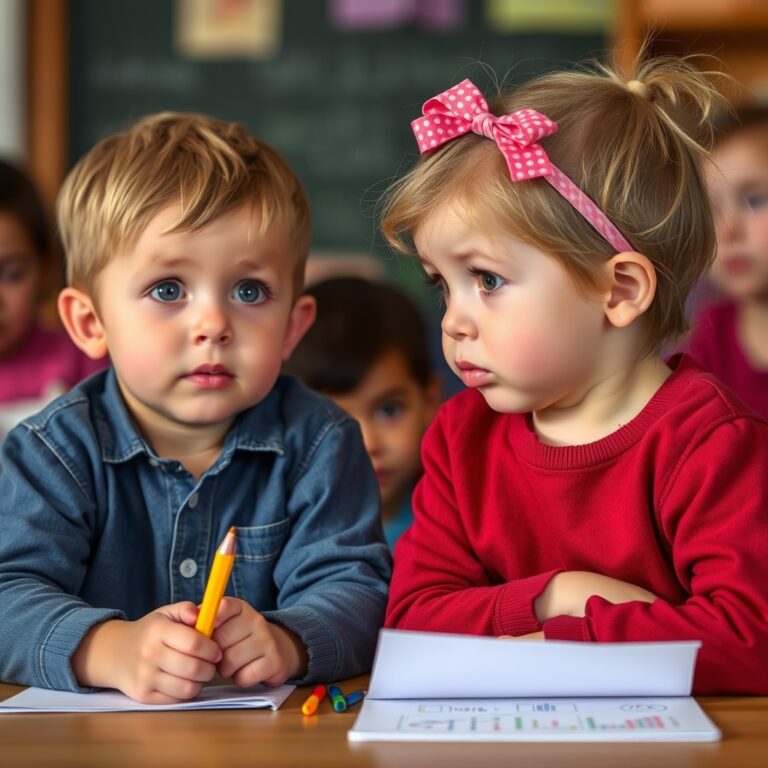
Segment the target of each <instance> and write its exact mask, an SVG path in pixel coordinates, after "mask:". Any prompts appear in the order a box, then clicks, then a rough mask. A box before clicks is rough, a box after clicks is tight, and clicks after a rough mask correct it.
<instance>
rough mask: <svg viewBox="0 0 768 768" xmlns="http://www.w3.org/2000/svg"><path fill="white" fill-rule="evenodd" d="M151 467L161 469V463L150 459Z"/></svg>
mask: <svg viewBox="0 0 768 768" xmlns="http://www.w3.org/2000/svg"><path fill="white" fill-rule="evenodd" d="M149 466H150V467H159V466H160V462H159V461H158V460H157V459H150V460H149Z"/></svg>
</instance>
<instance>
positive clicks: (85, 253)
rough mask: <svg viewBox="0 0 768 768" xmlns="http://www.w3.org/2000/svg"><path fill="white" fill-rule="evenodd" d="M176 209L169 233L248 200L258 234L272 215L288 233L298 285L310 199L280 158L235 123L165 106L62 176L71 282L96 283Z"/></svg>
mask: <svg viewBox="0 0 768 768" xmlns="http://www.w3.org/2000/svg"><path fill="white" fill-rule="evenodd" d="M175 203H179V204H180V206H181V213H180V216H179V220H178V221H177V223H176V224H175V226H174V227H173V231H185V230H189V231H196V230H199V229H201V228H203V227H205V226H206V224H208V223H210V222H211V221H212V220H213V219H215V218H216V217H218V216H220V215H222V214H223V213H226V212H228V211H231V210H233V209H234V208H236V207H238V206H240V205H243V204H251V205H252V206H253V208H254V211H255V212H256V213H258V214H259V229H260V234H263V233H264V232H265V231H266V230H267V229H268V228H269V227H270V226H271V225H272V224H273V223H274V222H275V221H279V222H280V223H281V224H283V225H284V226H285V227H286V229H287V231H288V232H289V233H290V236H291V238H292V242H293V244H294V249H293V251H292V253H291V254H288V255H287V257H289V258H292V259H294V262H295V263H294V272H293V274H294V283H295V293H296V294H297V295H298V293H299V292H300V290H301V286H302V285H303V276H304V266H305V263H306V259H307V254H308V251H309V238H310V216H309V206H308V204H307V200H306V197H305V195H304V192H303V190H302V187H301V184H300V182H299V180H298V178H297V177H296V175H295V174H294V172H293V171H292V170H291V169H290V167H289V166H288V164H287V163H286V161H285V160H284V159H283V158H282V157H281V156H280V155H279V154H278V153H277V152H276V151H275V150H274V149H272V148H271V147H270V146H269V145H267V144H265V143H264V142H262V141H260V140H259V139H256V138H255V137H253V136H251V135H250V134H249V133H248V132H247V131H246V130H245V128H244V127H243V126H242V125H240V124H238V123H228V122H224V121H222V120H216V119H214V118H210V117H206V116H204V115H197V114H181V113H174V112H163V113H159V114H155V115H150V116H148V117H145V118H143V119H142V120H140V121H138V122H137V123H136V124H135V125H134V126H133V127H131V128H130V129H129V130H127V131H125V132H123V133H117V134H114V135H112V136H109V137H107V138H106V139H104V140H103V141H101V142H100V143H99V144H97V145H96V146H95V147H94V148H93V149H91V150H90V152H88V153H87V154H86V155H85V156H84V157H83V158H82V159H81V160H80V161H79V162H78V163H77V165H76V166H75V167H74V168H73V169H72V171H71V172H70V173H69V175H68V176H67V178H66V180H65V181H64V184H63V186H62V189H61V192H60V194H59V200H58V206H57V207H58V211H57V213H58V222H59V230H60V232H61V238H62V241H63V244H64V249H65V251H66V256H67V279H68V282H69V284H70V285H73V286H75V287H78V288H81V289H84V290H88V291H89V292H90V291H92V289H93V286H94V281H95V279H96V276H97V275H98V274H99V272H100V271H101V270H102V269H103V268H104V266H105V265H106V264H107V263H108V261H109V260H110V259H111V258H112V257H113V256H114V255H115V254H116V253H117V252H118V251H119V249H121V248H124V247H127V246H130V244H131V243H132V242H134V241H135V239H136V238H137V237H138V236H139V235H140V234H141V231H142V230H143V229H144V228H145V227H146V226H147V224H148V223H149V221H150V219H151V218H152V217H153V216H155V214H157V213H158V212H159V211H160V210H162V209H163V208H165V207H166V206H168V205H171V204H175Z"/></svg>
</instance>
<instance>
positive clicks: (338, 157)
mask: <svg viewBox="0 0 768 768" xmlns="http://www.w3.org/2000/svg"><path fill="white" fill-rule="evenodd" d="M646 36H650V39H651V40H652V42H651V50H652V51H654V52H665V53H666V52H674V53H682V54H686V53H706V54H712V55H713V56H715V57H717V58H716V60H712V59H709V60H707V59H703V60H702V66H704V67H705V68H707V69H721V70H723V71H726V72H728V73H729V74H731V75H732V76H734V77H735V78H736V79H737V81H738V82H739V83H741V84H743V87H742V88H737V87H733V88H731V89H730V91H729V93H728V95H729V97H730V98H731V100H732V101H734V102H738V101H740V100H746V99H749V100H759V99H763V98H765V97H766V96H767V95H768V44H767V43H768V2H766V0H674V2H671V1H670V0H666V1H664V0H626V1H619V0H571V1H570V2H569V1H567V0H535V2H531V1H530V0H131V1H130V2H127V1H125V0H0V38H2V39H0V156H3V157H5V158H7V159H11V160H15V161H17V162H19V163H20V164H22V165H23V166H24V167H25V168H27V169H28V170H29V171H30V173H31V175H32V176H33V178H34V179H35V181H36V182H37V183H38V184H39V186H40V188H41V190H42V192H43V194H44V197H45V200H46V203H47V204H48V205H49V206H50V207H51V208H52V207H53V203H54V200H55V197H56V193H57V191H58V188H59V185H60V183H61V181H62V179H63V177H64V175H65V174H66V172H67V170H68V169H69V168H70V167H71V165H72V164H73V163H74V162H75V161H76V160H77V159H78V158H79V157H80V156H81V155H82V154H83V153H84V152H85V151H86V150H87V149H88V148H89V147H91V146H92V145H93V144H94V143H95V142H96V141H98V140H99V139H101V138H102V137H103V136H104V135H106V134H107V133H110V132H112V131H114V130H117V129H120V128H123V127H125V126H126V125H127V124H128V123H129V122H130V121H132V120H133V119H135V118H137V117H139V116H141V115H144V114H146V113H149V112H155V111H159V110H182V111H197V112H205V113H209V114H212V115H215V116H216V117H220V118H224V119H227V120H238V121H241V122H243V123H245V124H246V125H247V126H248V127H249V128H250V129H251V130H252V131H253V132H254V133H255V134H256V135H258V136H259V137H261V138H263V139H265V140H266V141H267V142H269V143H270V144H272V145H273V146H275V147H276V148H277V149H278V150H279V151H281V152H282V153H283V154H284V155H285V156H286V158H287V159H288V161H289V163H290V164H291V165H292V166H293V167H294V169H295V170H296V171H297V172H298V174H299V176H300V177H301V178H302V179H303V181H304V183H305V186H306V189H307V192H308V195H309V198H310V202H311V205H312V211H313V218H314V236H313V245H312V257H311V260H310V261H311V264H310V270H311V274H312V275H313V276H322V275H324V274H326V273H328V272H334V271H351V272H362V273H364V274H380V275H383V276H385V277H388V278H393V279H395V280H397V281H399V282H401V283H402V284H403V285H404V286H405V287H406V288H407V290H409V291H410V292H411V293H413V294H414V296H416V297H417V298H418V300H419V302H420V303H422V304H425V303H426V302H429V301H432V302H433V303H434V299H431V298H426V296H425V295H424V289H423V288H422V287H421V285H420V282H419V279H418V277H417V275H416V270H415V269H414V268H412V267H410V266H409V265H408V263H407V262H406V261H403V260H399V259H396V258H394V257H393V256H391V255H390V254H388V253H387V252H386V250H385V249H384V248H383V246H382V245H381V242H380V240H379V238H378V237H377V234H376V221H375V216H374V213H375V212H374V206H375V203H376V200H377V198H378V197H379V195H380V193H381V191H382V190H383V188H384V187H385V186H386V185H387V184H388V182H389V181H391V180H392V178H393V177H395V176H396V175H398V173H399V172H400V171H402V170H403V169H404V168H405V167H407V165H408V164H409V163H410V162H412V160H413V159H414V158H415V157H416V151H415V144H414V142H413V140H412V136H411V133H410V129H409V123H410V120H411V119H413V118H414V117H415V116H417V115H418V114H419V112H420V108H421V104H422V103H423V102H424V101H425V100H426V99H427V98H428V97H430V96H432V95H433V94H435V93H437V92H439V91H441V90H444V89H445V88H447V87H449V86H451V85H453V84H454V83H455V82H457V81H458V80H460V79H462V78H465V77H469V78H471V79H472V80H473V81H475V83H476V84H477V85H478V86H479V87H480V88H481V89H482V90H484V91H485V92H486V94H492V93H493V92H494V91H495V90H496V89H497V87H498V86H499V84H501V83H504V84H506V85H514V84H515V83H519V82H522V81H524V80H526V79H528V78H530V77H531V76H533V75H536V74H539V73H542V72H545V71H548V70H551V69H556V68H557V69H559V68H563V67H564V66H565V67H568V66H572V65H574V64H575V63H577V62H579V61H583V60H584V59H585V58H589V57H598V58H605V57H606V56H608V55H609V54H612V53H615V54H616V55H617V56H618V57H619V58H620V59H624V60H627V59H629V58H631V57H632V56H633V55H634V54H635V53H636V51H637V50H638V48H639V45H640V42H641V40H642V39H643V38H645V37H646ZM427 311H429V308H427ZM435 311H437V310H436V309H435Z"/></svg>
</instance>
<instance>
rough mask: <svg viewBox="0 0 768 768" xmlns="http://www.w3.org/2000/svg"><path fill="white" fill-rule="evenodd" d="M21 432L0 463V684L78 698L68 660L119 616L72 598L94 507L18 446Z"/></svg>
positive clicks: (48, 464)
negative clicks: (92, 630) (85, 639)
mask: <svg viewBox="0 0 768 768" xmlns="http://www.w3.org/2000/svg"><path fill="white" fill-rule="evenodd" d="M23 429H24V428H23V427H22V428H19V431H18V432H13V433H11V434H10V435H9V437H8V438H7V439H6V441H5V443H4V446H3V450H2V458H1V460H2V471H0V504H1V505H2V513H1V517H2V528H3V535H2V536H0V679H2V680H4V681H7V682H14V683H19V684H24V685H36V686H40V687H46V688H59V689H62V690H83V689H82V688H81V687H80V686H79V685H78V683H77V681H76V679H75V677H74V674H73V672H72V668H71V664H70V657H71V656H72V654H73V653H74V651H75V649H76V648H77V646H78V645H79V643H80V641H81V640H82V638H83V637H84V636H85V634H86V633H87V632H88V630H89V629H90V628H91V627H93V626H94V625H96V624H99V623H100V622H103V621H106V620H108V619H112V618H123V617H124V615H123V613H122V612H121V611H119V610H112V609H108V608H95V607H93V606H91V605H88V604H87V603H86V602H84V601H83V600H81V599H80V598H78V597H76V596H75V595H76V594H77V592H78V590H79V588H80V585H81V583H82V580H83V578H84V576H85V568H86V563H87V562H88V558H89V553H90V543H89V541H90V537H91V530H90V526H91V524H92V522H93V514H92V513H93V506H94V505H93V501H92V500H90V499H89V498H88V497H87V496H86V495H85V494H84V493H83V490H82V488H81V487H80V485H79V484H78V483H77V482H75V480H74V479H73V477H72V475H71V474H70V473H69V472H68V471H67V470H66V468H65V467H64V466H63V464H62V463H61V462H60V461H59V459H58V458H57V457H56V456H55V455H54V453H53V452H51V451H48V450H47V448H45V447H44V446H43V444H42V442H41V441H35V440H29V439H21V440H19V439H17V438H18V436H19V435H20V434H23V432H22V431H21V430H23ZM30 467H34V468H35V472H34V475H32V473H31V472H30Z"/></svg>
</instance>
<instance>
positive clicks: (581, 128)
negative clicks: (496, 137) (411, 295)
mask: <svg viewBox="0 0 768 768" xmlns="http://www.w3.org/2000/svg"><path fill="white" fill-rule="evenodd" d="M633 69H634V71H632V72H630V73H628V75H627V76H621V75H620V74H619V73H618V72H617V71H616V69H614V68H612V67H609V66H602V65H596V66H595V67H594V68H592V69H589V70H584V71H575V72H561V73H555V74H550V75H544V76H542V77H539V78H537V79H535V80H533V81H531V82H529V83H527V84H525V85H523V86H521V87H519V88H517V89H516V90H514V91H513V92H511V93H509V94H506V95H502V96H500V97H498V98H497V99H495V100H494V101H493V102H491V104H490V105H489V111H490V112H491V113H492V114H496V115H502V114H506V113H509V112H513V111H514V110H517V109H523V108H526V107H527V108H532V109H536V110H538V111H539V112H542V113H543V114H544V115H546V116H547V117H549V118H550V119H552V120H554V121H555V122H557V124H558V130H557V132H556V133H554V134H553V135H551V136H548V137H546V138H543V139H541V140H540V143H541V146H542V147H543V148H544V150H545V151H546V152H547V154H548V155H549V158H550V159H551V161H552V162H553V163H554V164H555V165H556V166H558V167H559V168H560V169H561V170H562V171H563V172H564V173H565V174H567V175H568V176H569V177H570V178H571V179H572V180H573V181H574V183H575V184H576V185H577V186H578V187H580V188H581V189H582V190H583V191H584V192H585V193H586V194H587V195H589V197H591V198H592V199H593V200H594V201H595V202H596V203H597V205H598V206H599V207H600V208H601V210H602V211H603V212H604V213H606V214H607V216H608V217H609V219H610V220H611V221H613V223H614V224H615V225H616V226H617V227H618V228H619V230H620V231H621V232H622V234H623V235H624V236H625V237H626V238H627V240H629V242H630V243H632V245H633V247H634V248H635V250H637V251H638V252H640V253H642V254H644V255H645V256H646V257H648V258H649V259H650V260H651V262H652V263H653V265H654V267H655V269H656V272H657V276H658V285H657V289H656V296H655V298H654V301H653V303H652V305H651V307H650V308H649V310H648V311H647V313H646V318H647V326H646V330H647V338H646V343H647V347H648V349H649V350H651V349H656V348H658V347H659V346H660V345H661V344H662V342H664V341H665V340H667V339H671V338H674V337H676V336H678V335H680V334H681V333H683V332H684V331H685V330H686V328H687V321H686V318H685V314H684V303H685V297H686V295H687V294H688V292H689V290H690V289H691V287H692V286H693V285H694V283H695V282H696V280H697V278H698V277H699V276H700V275H701V274H702V273H703V272H704V271H705V270H706V269H707V267H708V266H709V264H710V262H711V260H712V258H713V257H714V252H715V236H714V228H713V224H712V218H711V215H710V212H709V202H708V198H707V192H706V189H705V186H704V182H703V179H702V175H701V172H700V168H699V161H700V159H701V157H702V156H705V155H706V149H707V147H708V146H709V144H710V143H711V130H710V127H709V125H710V117H711V113H712V112H713V110H714V109H715V107H716V106H717V105H718V104H719V103H720V102H721V101H722V99H721V97H720V96H719V95H718V93H717V91H716V90H715V88H714V86H713V85H712V84H711V83H710V81H709V79H708V77H707V76H706V75H704V74H702V73H701V72H699V71H698V70H697V69H696V68H695V67H694V66H693V65H691V64H690V63H689V62H688V61H686V60H683V59H677V58H671V57H670V58H659V59H653V60H649V61H643V60H642V58H640V59H639V60H638V62H637V63H636V64H635V66H634V68H633ZM452 202H456V203H459V204H460V205H461V206H462V210H464V211H466V212H467V214H468V215H469V216H470V217H471V218H472V222H473V223H476V224H478V225H481V226H482V225H483V224H492V225H496V226H500V227H501V229H502V230H503V231H506V232H508V233H509V234H510V235H513V236H514V237H516V238H518V239H520V240H523V241H525V242H527V243H530V244H532V245H534V246H535V247H537V248H539V249H540V250H542V251H544V252H545V253H547V254H549V255H551V256H552V257H553V258H555V259H556V260H557V261H558V262H560V263H561V264H562V265H563V266H564V267H565V268H566V269H567V270H568V272H569V273H570V274H571V276H572V277H573V278H574V280H575V281H576V284H577V285H578V286H579V287H580V288H581V289H584V290H592V289H595V290H596V289H599V288H600V278H599V275H600V266H601V264H602V263H604V261H605V260H607V259H608V258H610V257H611V256H613V255H614V252H615V251H614V250H613V249H612V248H611V246H610V245H609V244H608V243H607V242H606V241H605V240H603V238H602V237H601V236H600V235H598V234H597V232H596V231H595V230H594V229H593V228H592V227H591V226H590V225H589V224H588V223H587V222H586V221H585V219H584V218H583V217H582V216H581V215H580V214H579V213H578V212H577V211H576V210H575V209H574V208H573V207H572V206H571V205H570V204H569V203H568V202H567V201H566V200H565V199H564V198H563V197H562V196H561V195H560V194H558V193H557V191H555V190H554V189H552V187H551V186H550V185H549V184H548V183H547V182H546V181H545V180H544V179H532V180H526V181H520V182H513V181H511V180H510V178H509V172H508V170H507V166H506V162H505V160H504V157H503V156H502V154H501V152H500V151H499V150H498V148H497V147H496V145H495V143H494V142H493V141H490V140H488V139H486V138H484V137H481V136H477V135H475V134H473V133H468V134H466V135H464V136H462V137H460V138H457V139H454V140H453V141H449V142H447V143H446V144H444V145H443V146H442V147H440V148H438V149H437V150H435V151H432V152H430V153H428V154H426V155H424V156H422V158H421V159H420V160H419V161H418V162H417V164H416V165H415V166H414V168H413V169H412V170H411V171H410V172H409V173H408V174H406V176H405V177H404V178H402V179H401V180H400V181H398V182H396V183H395V184H394V185H393V186H392V187H391V188H390V190H389V191H388V193H387V194H386V195H385V198H384V201H383V207H382V221H381V227H382V232H383V234H384V237H385V239H386V240H387V242H388V243H389V244H390V245H391V246H392V247H393V248H395V249H397V250H400V251H402V252H405V253H413V252H414V249H413V233H414V231H415V230H416V229H417V228H418V227H419V226H420V224H421V223H422V222H423V221H424V220H425V218H426V217H427V216H428V215H429V214H430V213H432V212H433V211H434V210H435V209H436V208H437V207H438V206H441V205H443V204H447V203H452Z"/></svg>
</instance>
